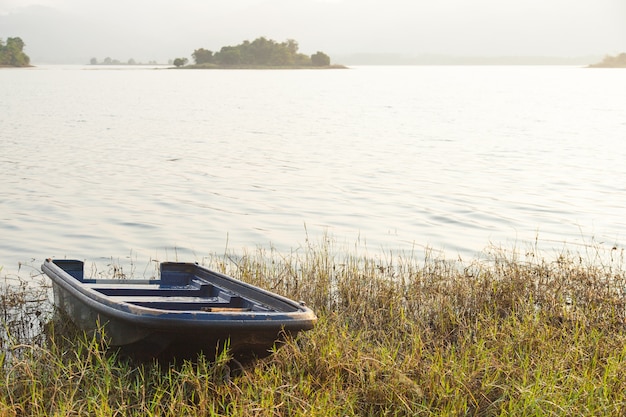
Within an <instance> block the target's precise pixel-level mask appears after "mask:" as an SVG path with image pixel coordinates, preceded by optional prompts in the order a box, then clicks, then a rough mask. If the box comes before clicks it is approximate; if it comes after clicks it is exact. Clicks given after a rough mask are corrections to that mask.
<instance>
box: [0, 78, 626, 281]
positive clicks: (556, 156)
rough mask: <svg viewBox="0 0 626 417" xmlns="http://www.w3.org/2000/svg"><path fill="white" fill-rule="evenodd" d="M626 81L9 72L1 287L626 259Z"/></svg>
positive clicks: (0, 86)
mask: <svg viewBox="0 0 626 417" xmlns="http://www.w3.org/2000/svg"><path fill="white" fill-rule="evenodd" d="M625 87H626V71H624V70H620V69H587V68H579V67H569V66H556V67H540V66H528V67H526V66H449V67H446V66H444V67H437V66H406V67H389V66H387V67H386V66H380V67H353V68H350V69H347V70H168V69H163V68H161V69H155V68H151V67H96V66H41V67H37V68H31V69H2V70H0V114H1V116H0V149H1V152H0V191H1V194H0V195H1V197H0V199H1V200H0V236H1V238H0V267H3V268H4V269H3V271H2V272H3V274H6V273H9V274H11V273H13V272H14V271H16V270H18V269H19V265H20V263H22V264H32V265H34V266H35V267H37V268H38V266H39V265H40V264H41V261H43V259H44V258H47V257H56V258H66V257H67V258H78V259H82V260H86V261H87V262H106V261H107V260H112V259H113V260H117V259H133V260H134V262H137V264H139V265H143V264H145V263H149V262H150V261H151V260H181V261H193V260H198V259H199V258H201V257H203V256H205V255H207V254H212V253H224V252H225V251H227V250H228V251H233V252H235V253H242V252H244V251H249V250H254V249H256V248H258V247H267V248H270V247H271V248H274V249H275V250H277V251H285V252H290V251H294V250H299V249H298V248H301V247H302V246H304V245H306V241H307V239H310V240H313V241H316V240H319V239H321V238H322V237H323V236H324V235H326V236H330V237H332V239H334V240H336V241H338V242H340V243H342V244H343V243H345V244H346V245H347V247H351V245H352V246H354V245H355V243H356V242H359V243H358V246H359V247H361V248H363V247H365V248H366V249H367V251H368V253H371V254H377V253H386V252H403V251H417V253H421V252H423V251H424V250H425V249H428V250H434V251H437V253H441V254H443V256H445V257H449V258H458V257H461V258H462V259H473V258H474V257H476V256H479V254H480V253H481V252H482V251H483V250H484V249H485V248H486V247H493V246H494V245H495V246H496V247H503V248H515V249H521V250H524V248H526V247H540V248H542V249H545V250H548V251H551V250H555V251H561V250H563V249H564V248H574V250H575V249H576V248H580V247H586V246H587V245H590V244H594V245H595V244H597V245H603V246H607V247H609V248H611V247H613V246H615V247H617V248H618V249H619V250H622V247H623V245H624V244H625V243H626V181H625V178H626V163H625V161H626V143H625V138H626V102H625V101H624V95H623V92H624V91H626V88H625Z"/></svg>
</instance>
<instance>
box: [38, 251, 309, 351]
mask: <svg viewBox="0 0 626 417" xmlns="http://www.w3.org/2000/svg"><path fill="white" fill-rule="evenodd" d="M83 269H84V265H83V262H82V261H78V260H51V259H48V260H46V261H45V262H44V263H43V265H42V271H43V272H44V273H45V274H46V275H47V276H48V277H50V279H51V280H52V285H53V291H54V300H55V304H56V307H57V308H59V309H60V310H61V311H63V312H65V313H67V315H68V316H69V318H70V319H71V320H72V321H73V322H74V323H75V324H76V325H77V326H78V327H79V328H81V329H83V330H86V331H91V332H95V333H96V334H97V335H98V336H99V337H102V338H103V339H105V340H106V341H107V343H108V344H109V345H110V346H118V347H120V348H121V349H122V352H124V353H125V354H129V355H130V356H133V357H136V358H140V359H147V358H151V357H159V358H172V357H178V356H182V357H192V356H193V355H197V353H198V352H200V351H202V352H204V353H205V354H206V355H207V356H214V355H215V354H216V353H218V352H219V351H220V350H221V349H223V348H224V347H225V346H226V347H228V348H229V349H230V352H231V353H232V355H233V356H234V357H235V358H238V359H247V358H253V357H262V356H266V355H268V354H269V353H270V350H271V349H272V347H273V346H274V345H275V344H276V343H277V342H280V341H281V339H283V337H284V336H285V335H286V334H292V335H295V334H297V333H298V332H300V331H303V330H309V329H311V328H313V325H314V324H315V322H316V321H317V317H316V316H315V314H314V313H313V311H311V309H309V308H308V307H306V306H305V305H304V303H302V302H295V301H292V300H289V299H287V298H285V297H282V296H280V295H278V294H274V293H272V292H269V291H266V290H263V289H261V288H258V287H255V286H253V285H250V284H247V283H244V282H241V281H238V280H236V279H234V278H232V277H229V276H226V275H224V274H220V273H218V272H214V271H211V270H209V269H207V268H205V267H202V266H200V265H198V264H194V263H178V262H163V263H161V265H160V277H159V278H155V279H143V280H136V279H91V278H85V276H84V271H83Z"/></svg>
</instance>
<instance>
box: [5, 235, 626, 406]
mask: <svg viewBox="0 0 626 417" xmlns="http://www.w3.org/2000/svg"><path fill="white" fill-rule="evenodd" d="M350 252H351V251H350V250H337V249H336V248H335V247H334V243H333V242H332V241H331V242H329V241H328V240H325V241H323V242H321V243H319V244H315V245H312V246H309V247H305V248H302V249H301V250H298V251H294V252H293V253H292V254H290V255H286V256H285V255H280V254H277V253H274V252H273V251H271V250H264V249H259V250H258V251H257V252H255V253H252V254H243V255H240V256H233V255H230V256H210V257H206V258H203V259H199V260H198V261H200V262H201V263H203V264H205V265H208V266H210V267H212V268H213V269H217V270H220V271H222V272H226V273H228V274H230V275H233V276H235V277H237V278H240V279H243V280H245V281H248V282H252V283H254V284H257V285H260V286H262V287H265V288H268V289H271V290H273V291H276V292H279V293H281V294H284V295H287V296H289V297H291V298H295V299H301V300H305V301H306V302H307V304H308V305H309V306H311V307H312V308H313V309H314V310H315V311H316V313H317V314H318V317H319V323H318V325H317V326H316V328H315V329H314V330H312V331H309V332H306V333H304V334H302V335H301V336H299V337H298V339H297V340H289V341H288V342H287V343H286V345H284V346H283V347H282V348H281V349H278V350H277V351H276V352H275V354H274V355H272V356H270V357H268V358H266V359H263V360H261V361H258V362H257V363H256V364H255V366H249V367H247V368H246V369H245V370H244V371H243V373H241V374H239V375H233V376H229V375H230V374H231V372H229V368H228V367H229V364H230V363H229V361H228V357H227V356H226V355H224V356H222V357H220V358H219V359H218V360H217V361H216V362H208V361H206V360H204V359H203V358H199V359H198V360H197V361H194V362H184V363H179V364H172V365H166V364H157V363H149V364H144V365H136V364H131V363H128V362H126V361H124V360H120V359H119V358H117V357H116V356H115V354H112V353H110V352H107V351H106V349H105V348H104V347H102V346H100V345H99V344H98V343H97V342H95V341H93V340H91V339H89V338H88V337H86V336H84V335H80V333H77V332H76V331H75V330H74V329H72V328H71V327H68V326H66V325H65V324H66V322H65V321H63V320H58V319H57V320H52V321H51V322H49V321H48V319H47V313H46V311H48V310H47V309H46V307H45V306H43V304H45V303H46V301H44V300H45V297H43V296H42V294H36V293H34V292H33V289H32V288H31V287H29V286H27V285H23V286H22V287H20V286H18V287H14V288H13V289H10V290H8V289H5V290H3V293H2V320H3V322H2V324H3V327H4V329H5V330H4V333H2V339H1V341H0V343H1V346H0V347H1V349H2V350H1V352H2V353H1V354H0V355H1V356H0V378H1V379H2V383H1V384H0V415H41V416H43V415H95V416H99V415H102V416H105V415H106V416H108V415H177V416H178V415H202V416H206V415H229V416H232V415H234V416H237V415H239V416H297V415H303V416H304V415H306V416H310V415H328V416H343V415H373V416H379V415H407V416H409V415H410V416H413V415H432V414H436V415H455V416H456V415H484V416H491V415H494V416H495V415H623V414H624V412H626V331H625V330H624V320H625V315H626V306H625V302H626V295H625V294H624V291H623V290H624V288H625V287H624V285H626V282H625V279H626V276H625V273H624V269H623V258H622V256H623V253H622V252H620V251H619V250H617V249H616V250H612V251H609V253H606V254H602V256H599V254H598V253H597V252H596V251H595V249H594V248H587V249H586V252H585V255H583V256H581V255H579V254H571V253H562V254H557V255H555V256H554V257H552V258H544V257H542V256H540V255H539V254H536V253H525V254H523V256H522V255H520V254H516V253H509V252H506V251H500V250H495V249H494V250H491V253H487V254H486V259H484V260H480V261H479V260H474V261H470V262H467V263H459V262H455V263H451V262H447V261H444V260H440V259H437V258H433V257H431V256H429V254H428V252H426V254H420V255H403V254H398V255H394V254H388V255H387V256H383V257H378V258H377V259H371V258H369V257H367V256H362V255H357V254H356V253H358V251H356V250H355V251H354V253H355V254H350ZM40 322H42V323H44V324H42V329H44V330H45V331H44V332H39V331H38V329H39V328H40V327H39V324H38V323H40Z"/></svg>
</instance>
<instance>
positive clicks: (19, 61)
mask: <svg viewBox="0 0 626 417" xmlns="http://www.w3.org/2000/svg"><path fill="white" fill-rule="evenodd" d="M24 46H25V44H24V41H23V40H22V39H21V38H19V37H15V38H7V41H6V43H5V42H4V41H3V40H2V39H0V67H30V66H31V65H30V58H29V57H28V55H26V54H25V53H24Z"/></svg>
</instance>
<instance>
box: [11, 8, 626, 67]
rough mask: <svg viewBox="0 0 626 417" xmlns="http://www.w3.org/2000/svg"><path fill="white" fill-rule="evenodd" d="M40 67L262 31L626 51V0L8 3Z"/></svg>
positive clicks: (490, 52)
mask: <svg viewBox="0 0 626 417" xmlns="http://www.w3.org/2000/svg"><path fill="white" fill-rule="evenodd" d="M13 36H19V37H21V38H22V39H23V40H24V42H25V43H26V49H25V52H26V53H27V54H28V55H29V56H30V57H31V60H32V62H33V63H34V64H37V63H88V62H89V59H90V58H91V57H96V58H98V59H99V60H102V59H104V58H105V57H107V56H108V57H111V58H113V59H119V60H121V61H127V60H128V59H130V58H133V59H135V60H136V61H142V62H147V61H150V60H156V61H159V62H167V60H168V59H172V58H176V57H189V58H190V56H191V53H192V52H193V51H194V50H195V49H198V48H206V49H210V50H213V51H215V50H219V48H220V47H222V46H225V45H237V44H239V43H241V42H242V41H243V40H254V39H255V38H257V37H259V36H265V37H267V38H270V39H273V40H276V41H279V42H282V41H285V40H286V39H295V40H296V41H298V43H299V45H300V52H302V53H306V54H312V53H315V52H316V51H318V50H319V51H323V52H325V53H327V54H329V55H330V56H331V58H332V57H333V56H342V55H349V54H356V53H400V54H407V55H421V54H442V55H456V56H557V57H574V56H586V55H598V56H602V55H605V54H617V53H620V52H626V0H516V1H512V0H473V1H468V0H437V1H432V0H428V1H427V0H228V1H216V0H176V1H172V0H168V1H166V0H0V38H2V39H6V38H7V37H13Z"/></svg>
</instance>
